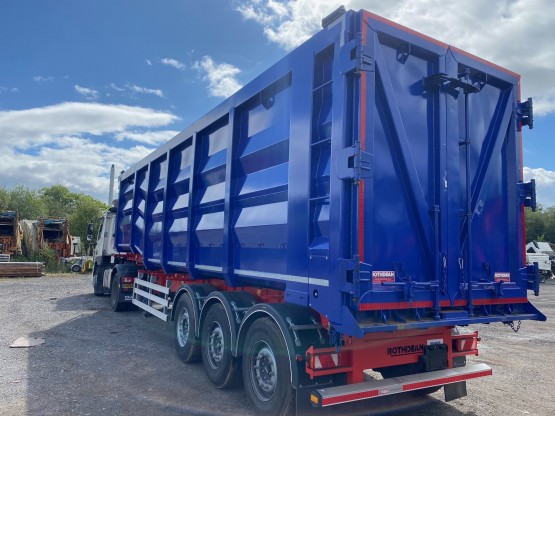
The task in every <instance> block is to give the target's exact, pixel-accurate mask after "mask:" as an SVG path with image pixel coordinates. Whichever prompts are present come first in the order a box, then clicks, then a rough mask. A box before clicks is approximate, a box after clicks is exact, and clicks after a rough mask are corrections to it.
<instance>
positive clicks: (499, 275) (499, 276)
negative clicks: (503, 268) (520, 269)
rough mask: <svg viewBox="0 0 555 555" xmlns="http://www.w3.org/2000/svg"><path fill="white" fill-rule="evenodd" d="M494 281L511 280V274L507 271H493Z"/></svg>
mask: <svg viewBox="0 0 555 555" xmlns="http://www.w3.org/2000/svg"><path fill="white" fill-rule="evenodd" d="M494 279H495V281H511V274H510V273H509V272H495V276H494Z"/></svg>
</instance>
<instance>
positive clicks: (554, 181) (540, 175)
mask: <svg viewBox="0 0 555 555" xmlns="http://www.w3.org/2000/svg"><path fill="white" fill-rule="evenodd" d="M530 179H535V180H536V196H537V200H538V203H539V204H541V205H542V206H544V207H547V206H553V205H555V171H551V170H545V169H544V168H526V167H525V168H524V181H530Z"/></svg>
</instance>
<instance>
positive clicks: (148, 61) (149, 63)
mask: <svg viewBox="0 0 555 555" xmlns="http://www.w3.org/2000/svg"><path fill="white" fill-rule="evenodd" d="M145 62H146V64H147V65H149V66H151V65H152V62H151V61H150V60H149V59H148V58H145Z"/></svg>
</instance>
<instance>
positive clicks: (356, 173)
mask: <svg viewBox="0 0 555 555" xmlns="http://www.w3.org/2000/svg"><path fill="white" fill-rule="evenodd" d="M373 167H374V157H373V155H372V154H370V153H369V152H366V151H364V150H362V149H361V148H360V143H359V142H358V141H357V142H356V143H355V144H354V145H353V146H350V147H347V148H344V149H342V150H341V152H340V154H339V157H338V173H339V179H343V180H347V179H350V180H352V181H353V182H354V183H355V184H358V182H359V181H360V180H362V179H369V178H371V177H372V175H373Z"/></svg>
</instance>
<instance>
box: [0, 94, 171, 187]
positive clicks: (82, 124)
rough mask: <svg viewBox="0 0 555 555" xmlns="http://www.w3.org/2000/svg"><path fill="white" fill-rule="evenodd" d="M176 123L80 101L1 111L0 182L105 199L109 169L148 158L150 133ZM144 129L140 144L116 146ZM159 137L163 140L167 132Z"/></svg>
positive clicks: (162, 116)
mask: <svg viewBox="0 0 555 555" xmlns="http://www.w3.org/2000/svg"><path fill="white" fill-rule="evenodd" d="M178 119H179V118H177V117H176V116H174V115H173V114H169V113H166V112H157V111H155V110H151V109H147V108H140V107H137V106H125V105H106V104H97V103H78V102H73V103H70V102H67V103H63V104H57V105H54V106H46V107H43V108H33V109H30V110H19V111H4V112H2V111H0V128H1V129H2V130H3V132H2V133H1V134H0V184H4V185H8V186H11V185H14V184H16V183H23V184H25V185H28V186H30V187H43V186H48V185H52V184H54V183H62V184H65V185H67V186H68V187H71V188H72V189H74V190H80V191H83V192H86V193H89V194H93V195H95V196H97V197H98V198H103V195H104V191H107V183H108V181H107V174H108V172H109V168H110V165H111V164H115V165H116V166H117V167H118V168H120V169H124V168H127V167H129V166H130V165H131V164H133V163H135V162H137V161H138V160H140V159H141V158H143V157H144V156H146V155H147V154H148V153H149V152H151V150H152V149H151V147H150V146H143V145H150V144H151V142H150V141H154V136H155V135H153V136H152V137H149V134H150V133H153V132H154V131H155V130H156V128H159V127H164V126H166V125H169V124H172V123H174V122H176V121H177V120H178ZM143 130H144V132H145V134H146V136H147V138H146V140H144V139H143V140H141V141H137V142H141V143H142V144H141V145H135V146H131V147H120V146H117V144H116V142H117V141H118V135H121V134H125V133H129V134H130V137H129V139H130V140H132V141H133V138H132V137H133V134H138V133H141V134H142V131H143ZM159 133H160V135H159V136H158V138H159V139H160V142H163V141H164V140H166V139H167V135H168V134H169V133H170V132H169V131H160V132H159ZM171 133H172V135H174V134H175V132H173V131H172V132H171ZM119 140H121V139H119Z"/></svg>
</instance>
